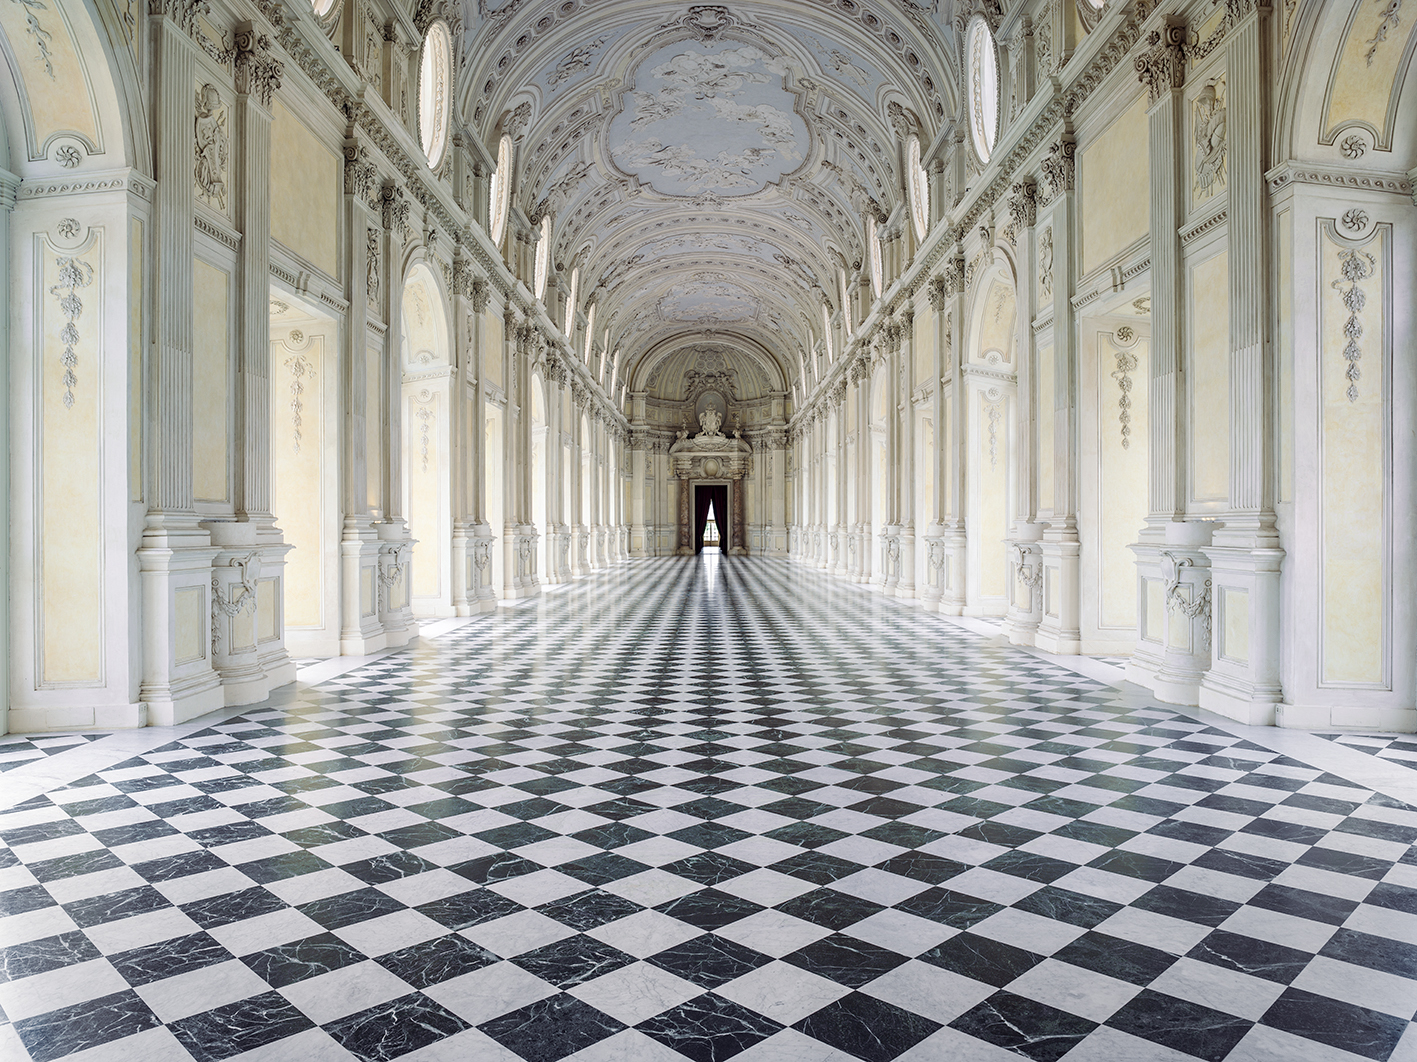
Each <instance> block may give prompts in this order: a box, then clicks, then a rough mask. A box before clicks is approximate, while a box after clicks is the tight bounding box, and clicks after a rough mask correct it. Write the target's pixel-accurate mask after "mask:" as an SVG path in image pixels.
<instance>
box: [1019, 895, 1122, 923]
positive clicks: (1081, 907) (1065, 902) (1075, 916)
mask: <svg viewBox="0 0 1417 1062" xmlns="http://www.w3.org/2000/svg"><path fill="white" fill-rule="evenodd" d="M1013 906H1014V907H1017V908H1018V909H1019V910H1022V911H1028V912H1029V913H1030V914H1036V915H1042V916H1043V917H1044V918H1054V919H1057V920H1058V921H1059V922H1067V923H1068V924H1069V925H1074V926H1084V927H1086V928H1087V929H1092V928H1093V927H1094V926H1097V925H1100V924H1101V923H1103V922H1105V921H1107V919H1109V918H1111V917H1112V916H1113V915H1114V914H1116V913H1117V912H1118V911H1120V910H1121V909H1122V904H1120V903H1114V902H1112V901H1111V900H1104V899H1102V898H1101V897H1098V896H1088V895H1086V894H1085V893H1080V892H1073V891H1072V890H1071V889H1064V888H1059V887H1057V886H1054V885H1048V886H1045V887H1044V888H1041V889H1039V890H1038V891H1037V892H1034V893H1030V894H1029V895H1028V896H1025V897H1024V898H1023V899H1022V900H1019V901H1018V903H1016V904H1014V905H1013Z"/></svg>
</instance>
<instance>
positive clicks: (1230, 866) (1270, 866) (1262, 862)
mask: <svg viewBox="0 0 1417 1062" xmlns="http://www.w3.org/2000/svg"><path fill="white" fill-rule="evenodd" d="M1288 865H1289V864H1288V863H1283V862H1280V861H1279V860H1278V859H1268V858H1266V857H1265V856H1259V855H1251V854H1250V853H1249V852H1236V851H1232V850H1230V849H1226V848H1213V849H1211V850H1210V851H1209V852H1206V853H1205V854H1204V855H1202V856H1200V857H1198V858H1197V859H1196V860H1195V861H1194V862H1193V863H1191V866H1193V867H1203V868H1204V869H1206V870H1218V871H1219V872H1220V873H1222V874H1234V875H1235V876H1236V877H1241V878H1250V879H1252V880H1254V881H1269V880H1270V879H1271V878H1274V877H1276V876H1277V875H1279V874H1282V873H1284V869H1285V868H1286V867H1287V866H1288Z"/></svg>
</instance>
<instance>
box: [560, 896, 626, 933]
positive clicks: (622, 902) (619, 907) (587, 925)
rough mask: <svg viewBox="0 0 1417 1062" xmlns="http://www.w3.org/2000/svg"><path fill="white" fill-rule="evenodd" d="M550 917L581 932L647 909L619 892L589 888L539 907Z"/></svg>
mask: <svg viewBox="0 0 1417 1062" xmlns="http://www.w3.org/2000/svg"><path fill="white" fill-rule="evenodd" d="M537 910H538V911H540V912H541V913H542V914H544V915H546V916H547V917H548V918H554V919H555V920H556V921H558V922H560V923H561V924H562V925H567V926H570V927H571V928H572V929H574V930H576V931H577V932H580V933H585V932H588V931H589V930H592V929H595V928H597V927H599V926H603V925H606V924H607V923H610V922H615V921H618V920H619V919H621V918H626V917H628V916H629V915H632V914H637V913H638V912H640V911H642V910H644V908H643V907H641V906H640V905H639V904H637V903H635V902H634V901H633V900H627V899H625V898H624V897H623V896H617V895H615V894H614V893H613V892H602V891H601V890H600V889H588V890H587V891H585V892H578V893H576V894H574V895H572V896H566V897H563V898H562V899H559V900H555V901H553V902H551V903H548V904H543V905H542V906H540V907H538V908H537Z"/></svg>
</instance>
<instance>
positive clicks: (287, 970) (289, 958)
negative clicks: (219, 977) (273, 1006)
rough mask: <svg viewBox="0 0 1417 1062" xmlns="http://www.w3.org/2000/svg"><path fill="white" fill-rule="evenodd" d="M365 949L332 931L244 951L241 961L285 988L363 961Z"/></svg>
mask: <svg viewBox="0 0 1417 1062" xmlns="http://www.w3.org/2000/svg"><path fill="white" fill-rule="evenodd" d="M364 960H365V955H364V953H363V952H360V951H358V950H357V949H355V948H353V947H351V946H350V945H348V944H346V943H345V942H344V941H342V940H340V938H339V937H337V936H335V935H334V934H333V933H321V934H319V935H318V936H313V937H306V938H304V939H303V940H294V941H291V942H290V943H288V944H280V945H278V946H276V947H274V948H267V949H266V950H265V951H258V952H254V953H253V954H251V955H243V956H242V957H241V961H242V962H244V963H245V964H246V965H247V966H249V967H250V968H251V969H252V970H254V971H255V972H256V973H257V974H258V975H260V977H261V978H262V979H263V980H264V981H265V982H266V984H268V985H270V986H271V987H272V988H284V987H285V986H286V985H290V984H294V983H295V982H296V981H304V980H305V979H306V978H309V977H317V976H319V975H320V974H324V973H329V972H330V971H331V970H338V969H340V968H341V967H343V966H351V965H353V964H354V963H357V962H363V961H364Z"/></svg>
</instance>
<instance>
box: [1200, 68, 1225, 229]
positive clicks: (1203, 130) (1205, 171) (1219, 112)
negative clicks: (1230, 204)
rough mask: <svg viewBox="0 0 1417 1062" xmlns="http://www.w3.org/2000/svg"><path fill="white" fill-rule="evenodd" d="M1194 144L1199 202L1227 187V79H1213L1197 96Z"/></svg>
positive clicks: (1221, 77)
mask: <svg viewBox="0 0 1417 1062" xmlns="http://www.w3.org/2000/svg"><path fill="white" fill-rule="evenodd" d="M1192 123H1193V125H1192V128H1193V139H1194V142H1195V163H1194V168H1195V181H1194V184H1193V185H1192V191H1193V193H1194V195H1195V198H1196V200H1197V202H1199V201H1200V200H1202V199H1209V198H1210V197H1211V196H1212V195H1214V194H1215V193H1216V192H1218V191H1219V190H1220V189H1222V188H1224V187H1225V179H1226V171H1225V147H1226V142H1225V141H1226V130H1225V76H1224V75H1223V74H1222V75H1221V76H1220V77H1214V78H1211V79H1210V80H1209V81H1207V82H1206V83H1205V84H1204V85H1203V86H1202V87H1201V90H1200V92H1199V93H1197V94H1196V98H1195V102H1194V103H1193V104H1192Z"/></svg>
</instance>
